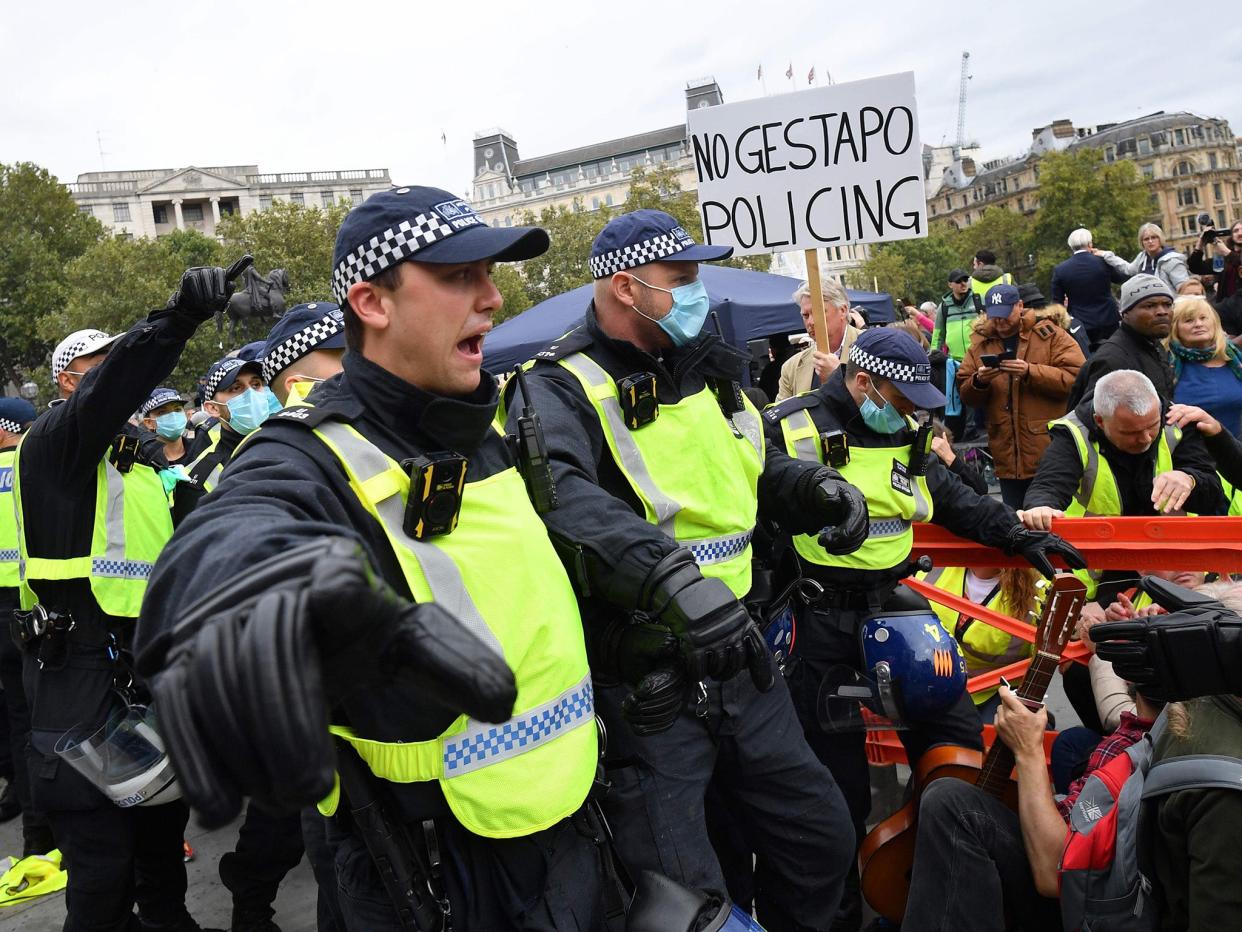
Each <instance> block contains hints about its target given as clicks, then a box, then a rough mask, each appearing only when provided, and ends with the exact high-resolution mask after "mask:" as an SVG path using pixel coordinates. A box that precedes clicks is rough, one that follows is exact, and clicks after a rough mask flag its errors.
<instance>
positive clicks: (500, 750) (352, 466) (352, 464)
mask: <svg viewBox="0 0 1242 932" xmlns="http://www.w3.org/2000/svg"><path fill="white" fill-rule="evenodd" d="M314 433H315V435H316V436H317V437H318V438H319V439H320V440H321V441H322V442H323V443H324V444H325V445H326V446H327V447H328V449H330V450H331V451H332V452H333V453H334V454H335V455H336V458H337V459H338V460H339V461H340V463H341V466H342V467H343V468H344V470H345V473H346V475H347V476H348V478H349V487H350V489H351V490H352V491H353V493H354V494H355V495H356V496H358V500H359V501H360V502H361V503H362V505H363V506H364V507H365V508H366V510H367V511H368V512H369V513H370V514H371V516H372V517H373V518H375V520H376V521H377V522H378V523H379V525H380V527H381V528H382V529H383V531H384V535H385V537H387V539H388V542H389V544H390V545H391V546H392V550H393V553H394V555H395V556H396V558H397V562H398V563H399V564H400V566H401V571H402V573H403V574H404V576H405V580H406V582H407V583H408V585H409V587H410V592H411V593H412V594H413V596H414V599H415V601H417V602H432V601H434V602H438V603H439V604H440V605H442V606H443V607H444V608H445V609H446V610H448V611H449V612H451V613H452V614H453V615H454V616H455V617H456V618H457V619H458V621H460V622H461V624H463V625H465V626H466V627H467V628H468V629H469V630H470V631H471V632H472V633H474V634H475V635H476V636H477V637H479V639H480V640H482V641H483V643H484V644H486V645H487V646H489V647H490V648H491V649H492V650H494V651H495V652H496V653H497V654H498V655H500V656H501V657H503V658H504V660H505V662H506V663H508V664H509V666H510V668H511V669H512V670H513V673H514V676H515V677H516V680H517V687H518V697H517V703H516V704H515V706H514V711H513V716H512V718H510V719H509V721H507V722H505V723H503V724H500V725H493V724H489V723H486V722H478V721H474V720H472V719H471V718H469V717H468V716H466V715H461V716H459V717H458V718H457V720H456V721H454V722H453V723H452V724H451V725H450V726H449V727H448V728H447V729H445V731H444V732H443V733H442V734H441V735H440V736H439V737H437V738H433V739H431V740H427V741H398V742H386V741H376V740H372V739H370V738H367V737H366V736H365V735H361V734H358V733H356V732H355V731H353V730H352V729H350V728H346V727H343V726H333V727H332V732H333V733H334V734H336V735H339V736H340V737H342V738H343V739H345V740H346V741H348V742H349V743H350V744H351V745H352V746H353V748H354V750H355V751H357V752H358V755H359V757H361V758H362V760H363V761H365V762H366V764H367V766H368V767H369V768H370V769H371V771H372V772H373V773H374V774H375V775H376V776H377V777H379V778H381V779H383V780H388V781H391V782H394V783H416V782H427V781H431V780H437V781H439V784H440V787H441V788H442V790H443V792H444V797H445V799H446V800H447V801H448V804H449V807H450V808H451V809H452V811H453V814H454V815H455V816H456V817H457V819H458V821H460V822H461V824H462V825H464V826H465V827H466V828H467V829H469V830H470V831H471V832H474V833H475V834H476V835H483V836H486V837H488V838H512V837H517V836H521V835H529V834H532V833H534V832H537V831H540V830H542V829H545V828H547V827H549V826H551V825H554V824H556V823H557V822H559V821H560V820H561V819H563V818H565V817H566V816H568V815H570V814H572V813H573V812H575V811H577V810H578V808H579V807H581V805H582V803H583V801H584V800H585V799H586V794H587V791H588V790H589V789H590V787H591V783H592V781H593V780H594V777H595V766H596V761H597V746H596V730H595V703H594V691H593V688H592V684H591V675H590V671H589V669H588V667H587V659H586V648H585V646H584V643H583V635H582V620H581V618H580V616H579V614H578V604H577V600H576V598H575V596H574V592H573V588H572V587H571V586H570V583H569V579H568V577H567V576H566V575H565V570H564V568H563V567H562V565H561V561H560V559H559V558H558V557H557V555H556V552H555V551H554V550H553V549H552V543H551V541H549V539H548V534H547V530H546V528H545V527H544V525H543V522H542V521H541V520H540V519H539V516H538V515H537V514H535V510H534V508H533V507H532V506H531V504H530V500H529V499H528V498H527V495H526V486H525V484H524V483H523V481H522V478H521V476H519V475H518V472H517V470H516V469H514V468H512V467H510V468H509V469H506V470H504V471H503V472H500V473H496V474H495V475H491V476H488V477H487V478H486V479H480V480H479V481H477V482H467V483H466V485H465V488H464V491H463V493H462V508H461V517H460V520H459V521H458V524H457V527H456V528H455V529H454V530H453V531H452V533H450V534H446V535H444V536H441V537H436V538H433V539H430V540H425V541H417V540H414V539H413V538H411V537H409V536H407V535H406V533H405V531H404V529H403V518H404V514H405V504H406V499H407V497H408V495H409V488H410V480H409V476H408V474H407V473H406V471H405V470H404V469H402V468H401V466H400V465H399V464H398V463H397V462H396V461H395V460H393V459H391V458H390V457H389V456H387V455H386V454H385V453H383V452H382V451H381V450H380V449H379V448H378V447H376V446H375V445H374V444H372V443H371V441H369V440H367V439H366V438H365V437H363V436H362V434H360V433H358V431H356V430H355V429H354V428H353V427H351V426H349V425H348V424H343V423H340V422H337V421H326V422H324V423H323V424H321V425H319V426H318V427H316V428H315V429H314ZM338 791H339V787H338V788H337V789H334V790H333V793H332V795H331V796H330V797H329V798H328V799H327V800H325V801H324V802H322V803H321V804H320V811H321V812H323V813H324V814H325V815H330V814H331V813H332V812H333V811H335V809H336V805H337V801H338Z"/></svg>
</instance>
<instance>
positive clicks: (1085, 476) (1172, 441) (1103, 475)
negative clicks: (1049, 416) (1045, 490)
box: [1048, 411, 1182, 518]
mask: <svg viewBox="0 0 1242 932" xmlns="http://www.w3.org/2000/svg"><path fill="white" fill-rule="evenodd" d="M1055 427H1064V428H1065V429H1066V430H1068V431H1069V433H1070V436H1071V437H1073V438H1074V446H1075V447H1077V449H1078V457H1079V459H1080V460H1082V478H1081V479H1080V480H1079V482H1078V489H1077V490H1076V491H1075V492H1074V500H1073V501H1071V502H1070V504H1069V506H1068V507H1066V509H1065V514H1066V515H1067V516H1070V517H1081V516H1083V515H1102V516H1105V517H1113V518H1115V517H1119V516H1120V515H1121V493H1120V492H1119V491H1118V490H1117V480H1116V479H1115V478H1114V477H1113V471H1112V469H1111V468H1110V467H1109V465H1108V460H1106V459H1105V458H1104V457H1102V456H1101V455H1100V446H1099V444H1098V443H1095V442H1094V441H1092V440H1091V438H1090V435H1089V434H1088V432H1087V428H1086V425H1084V424H1083V422H1082V421H1081V420H1079V418H1078V415H1077V414H1076V413H1074V412H1073V411H1071V412H1070V413H1069V414H1067V415H1065V417H1062V418H1057V419H1056V420H1055V421H1049V422H1048V429H1049V430H1052V429H1053V428H1055ZM1181 440H1182V432H1181V429H1180V428H1177V427H1172V426H1167V427H1165V428H1164V430H1162V431H1161V432H1160V439H1159V445H1158V446H1157V448H1156V466H1155V473H1154V475H1155V476H1158V475H1160V473H1162V472H1168V471H1169V470H1170V469H1172V468H1173V451H1174V450H1176V449H1177V445H1178V444H1179V443H1180V442H1181Z"/></svg>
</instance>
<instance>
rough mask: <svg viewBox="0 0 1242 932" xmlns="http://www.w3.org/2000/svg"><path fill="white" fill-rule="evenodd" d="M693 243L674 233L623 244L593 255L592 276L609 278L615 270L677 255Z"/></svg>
mask: <svg viewBox="0 0 1242 932" xmlns="http://www.w3.org/2000/svg"><path fill="white" fill-rule="evenodd" d="M692 245H693V243H687V242H686V240H685V238H684V237H679V236H677V235H676V234H674V233H665V234H662V235H661V236H653V237H652V238H651V239H648V240H643V242H641V243H634V244H632V245H629V246H622V247H621V248H620V249H614V250H612V251H611V252H605V253H601V254H600V255H598V256H592V257H591V258H590V260H589V261H590V266H591V277H592V278H607V277H608V276H609V275H612V274H614V273H615V272H623V271H625V270H626V269H632V268H635V267H636V266H640V265H646V264H647V263H648V262H656V261H657V260H659V259H667V258H668V257H669V256H675V255H676V254H677V253H679V252H683V251H685V250H686V249H688V248H689V247H690V246H692Z"/></svg>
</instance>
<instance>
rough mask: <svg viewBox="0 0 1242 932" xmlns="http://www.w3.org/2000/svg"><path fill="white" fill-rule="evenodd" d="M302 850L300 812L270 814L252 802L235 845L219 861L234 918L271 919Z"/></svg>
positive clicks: (248, 806) (300, 858) (221, 878)
mask: <svg viewBox="0 0 1242 932" xmlns="http://www.w3.org/2000/svg"><path fill="white" fill-rule="evenodd" d="M303 850H304V848H303V844H302V816H301V814H300V813H296V812H295V813H294V814H293V815H291V816H290V815H284V816H277V815H272V814H271V813H269V812H267V811H266V810H265V809H263V807H262V806H259V805H257V804H256V803H255V802H254V800H251V801H250V803H249V804H248V805H247V806H246V818H245V820H244V821H243V822H242V826H241V829H240V831H239V832H238V834H237V845H236V846H235V847H234V849H233V850H232V851H230V852H228V853H227V854H225V855H224V856H223V857H222V858H220V880H221V882H222V883H223V884H224V885H225V886H226V887H228V889H229V892H230V893H232V894H233V913H234V915H235V916H238V917H245V918H246V919H248V920H250V921H255V920H258V919H270V918H271V917H272V916H273V915H274V912H273V910H272V902H273V901H274V900H275V899H276V893H277V891H278V890H279V889H280V882H281V881H282V880H284V879H285V875H286V874H287V873H289V871H291V870H293V869H294V868H295V867H297V866H298V862H299V861H301V860H302V852H303Z"/></svg>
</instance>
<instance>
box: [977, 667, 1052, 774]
mask: <svg viewBox="0 0 1242 932" xmlns="http://www.w3.org/2000/svg"><path fill="white" fill-rule="evenodd" d="M1060 661H1061V658H1060V657H1057V656H1055V655H1054V654H1048V653H1044V652H1043V651H1040V652H1039V653H1037V654H1036V655H1035V656H1034V657H1032V658H1031V665H1030V667H1029V668H1028V669H1027V671H1026V676H1025V677H1024V678H1023V679H1022V685H1021V686H1019V687H1018V691H1017V695H1018V698H1019V699H1025V700H1034V701H1035V702H1043V701H1044V696H1046V695H1047V694H1048V685H1049V684H1050V683H1051V682H1052V674H1053V673H1055V672H1056V669H1057V665H1058V664H1059V663H1060ZM1013 765H1014V756H1013V751H1012V750H1010V748H1009V745H1007V744H1006V743H1005V742H1004V741H1001V740H1000V739H999V738H997V740H995V741H993V742H992V747H991V748H990V749H989V750H988V754H987V757H985V758H984V760H983V766H982V767H981V768H980V770H979V779H978V780H976V781H975V786H977V787H979V789H981V790H983V791H984V792H985V793H988V794H990V795H992V796H995V797H996V798H997V799H999V798H1000V796H1001V793H1002V792H1003V791H1004V789H1005V787H1006V786H1007V785H1008V784H1009V775H1010V774H1011V773H1012V772H1013Z"/></svg>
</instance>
